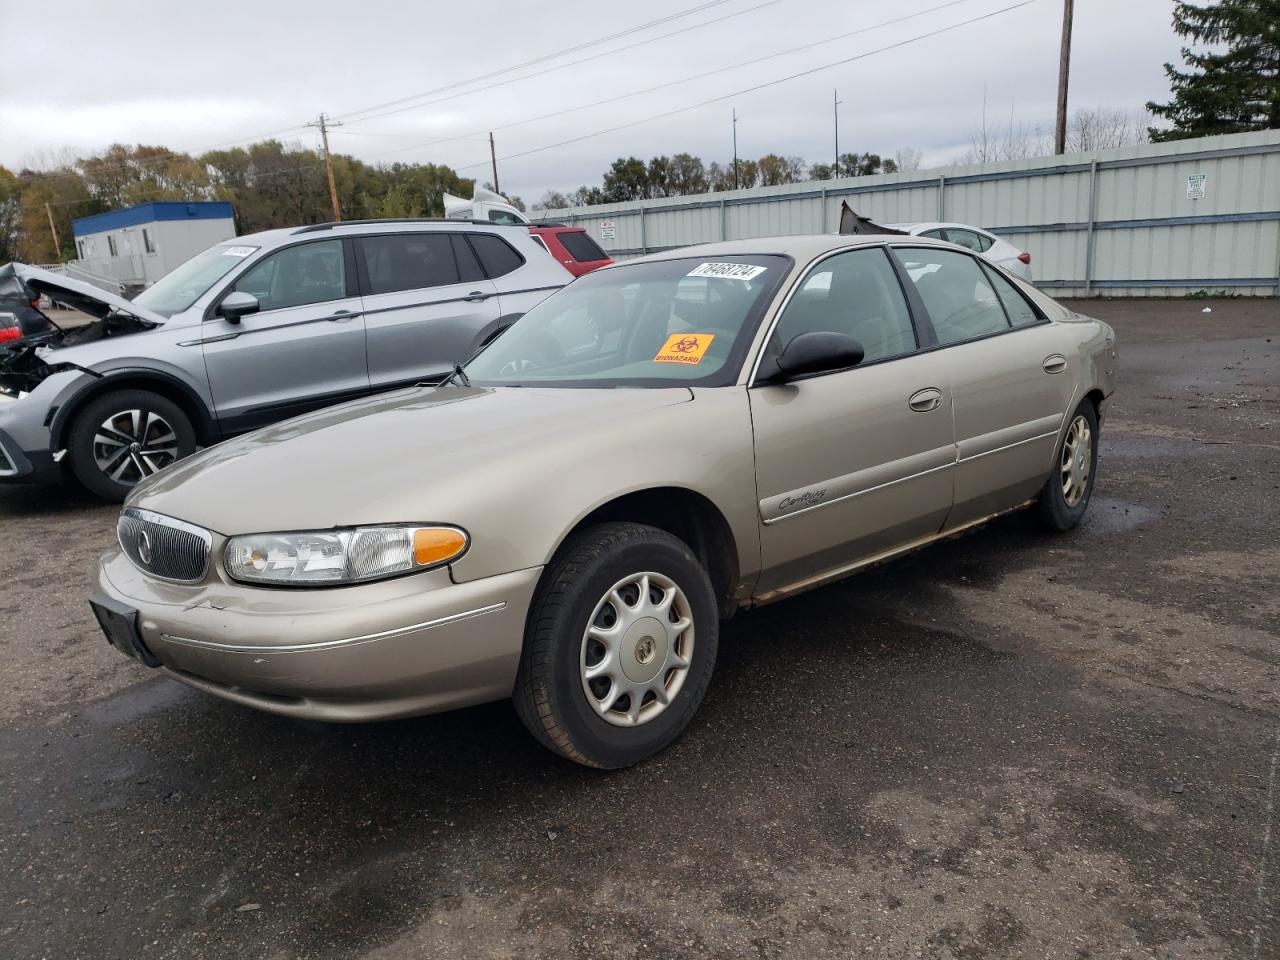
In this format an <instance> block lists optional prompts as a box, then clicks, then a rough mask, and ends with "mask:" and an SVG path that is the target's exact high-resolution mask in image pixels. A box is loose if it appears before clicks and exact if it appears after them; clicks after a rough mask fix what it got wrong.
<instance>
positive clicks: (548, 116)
mask: <svg viewBox="0 0 1280 960" xmlns="http://www.w3.org/2000/svg"><path fill="white" fill-rule="evenodd" d="M971 2H972V0H947V2H946V3H940V4H937V5H936V6H932V7H928V8H926V9H924V10H917V11H916V12H915V13H909V14H905V15H903V16H900V17H893V18H892V19H889V20H882V21H880V22H879V23H873V24H870V25H868V26H864V27H859V28H858V29H857V30H850V31H849V32H847V33H841V34H837V35H836V36H834V37H827V38H826V39H824V40H815V41H814V42H812V43H804V44H801V45H800V46H798V47H791V48H789V49H787V50H779V51H778V52H776V53H770V54H766V55H764V56H761V57H753V58H752V59H750V60H742V61H740V62H738V63H731V64H729V65H728V66H725V67H717V68H716V69H714V70H707V71H706V72H704V73H695V74H693V75H692V76H688V77H681V78H680V79H678V80H668V81H666V82H665V83H659V84H657V85H655V86H652V87H645V88H643V89H641V90H632V91H631V92H629V93H620V94H617V95H616V96H612V97H606V98H605V99H603V100H596V101H593V102H591V103H581V104H578V105H576V106H572V107H566V108H564V109H561V110H553V111H552V112H550V113H544V114H541V115H539V116H536V117H526V118H525V119H523V120H513V121H511V122H510V123H502V124H498V125H496V126H494V127H493V129H494V130H509V129H511V128H512V127H520V126H524V125H525V124H529V123H540V122H542V121H543V120H554V119H555V118H556V117H563V116H567V115H569V114H573V113H580V112H581V111H583V110H590V109H594V108H595V107H603V106H607V105H608V104H611V103H617V102H619V101H621V100H629V99H630V98H632V97H639V96H643V95H644V94H648V93H656V92H657V91H659V90H666V89H668V88H670V87H678V86H681V85H682V84H686V83H692V82H694V81H695V80H705V79H706V78H707V77H714V76H716V75H717V74H721V73H728V72H729V71H730V70H739V69H741V68H742V67H751V66H755V65H757V64H761V63H765V62H766V61H769V60H776V59H777V58H778V57H786V56H790V55H791V54H793V53H801V52H803V51H805V50H812V49H813V48H814V47H820V46H823V45H825V44H828V43H835V42H837V41H840V40H847V39H849V38H850V37H855V36H858V35H859V34H863V33H869V32H871V31H872V30H879V29H881V28H882V27H888V26H892V25H894V24H896V23H902V22H904V21H906V20H912V19H915V18H916V17H922V16H924V15H925V14H929V13H936V12H938V11H939V10H945V9H947V8H948V7H954V6H958V5H960V4H962V3H971ZM1028 2H1030V0H1028ZM966 22H968V21H966ZM838 62H839V63H843V62H845V61H838ZM484 133H485V131H483V130H473V131H469V132H467V133H464V134H459V135H458V136H453V137H438V138H436V139H434V140H427V141H425V142H422V143H415V144H409V145H408V146H404V147H393V148H392V149H390V150H383V151H382V152H380V153H375V154H371V155H370V156H371V157H384V156H387V155H389V154H392V153H400V152H403V151H405V150H419V149H421V148H423V147H434V146H438V145H439V144H442V143H455V142H457V141H459V140H468V139H474V138H476V137H479V136H482V135H483V134H484ZM503 159H505V158H503Z"/></svg>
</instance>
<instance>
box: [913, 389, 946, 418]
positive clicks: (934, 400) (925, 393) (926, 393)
mask: <svg viewBox="0 0 1280 960" xmlns="http://www.w3.org/2000/svg"><path fill="white" fill-rule="evenodd" d="M907 406H909V407H910V408H911V409H912V410H914V411H915V412H916V413H928V412H929V411H930V410H937V409H938V408H939V407H940V406H942V391H941V390H939V389H938V388H937V387H925V388H924V389H923V390H917V391H916V392H915V393H913V394H912V395H911V399H910V400H908V401H907Z"/></svg>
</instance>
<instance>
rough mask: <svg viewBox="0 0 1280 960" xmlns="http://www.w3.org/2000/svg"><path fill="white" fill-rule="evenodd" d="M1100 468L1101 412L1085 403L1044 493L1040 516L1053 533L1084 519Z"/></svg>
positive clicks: (1069, 430) (1060, 448) (1070, 427)
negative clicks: (1099, 419)
mask: <svg viewBox="0 0 1280 960" xmlns="http://www.w3.org/2000/svg"><path fill="white" fill-rule="evenodd" d="M1097 468H1098V413H1097V411H1096V410H1094V409H1093V404H1092V403H1091V402H1090V401H1088V400H1085V401H1084V402H1083V403H1081V404H1080V406H1079V407H1077V408H1076V412H1075V413H1074V414H1072V415H1071V422H1070V423H1069V424H1068V425H1067V432H1066V433H1065V434H1064V435H1063V437H1062V443H1061V444H1060V445H1059V446H1058V455H1057V457H1056V459H1055V460H1054V468H1053V471H1052V472H1051V473H1050V474H1049V479H1048V480H1046V481H1045V485H1044V487H1042V488H1041V490H1040V496H1039V497H1038V498H1037V501H1036V513H1037V514H1038V515H1039V517H1040V521H1041V523H1043V524H1044V525H1045V526H1046V527H1048V528H1049V529H1050V530H1053V531H1058V532H1061V531H1065V530H1070V529H1071V528H1072V527H1074V526H1076V524H1078V523H1079V522H1080V520H1081V519H1082V518H1083V517H1084V512H1085V510H1086V509H1087V508H1088V506H1089V498H1090V497H1091V496H1092V495H1093V478H1094V475H1095V474H1096V473H1097Z"/></svg>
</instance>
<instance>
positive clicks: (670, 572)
mask: <svg viewBox="0 0 1280 960" xmlns="http://www.w3.org/2000/svg"><path fill="white" fill-rule="evenodd" d="M719 630H720V618H719V610H718V608H717V605H716V600H715V592H714V590H713V589H712V586H711V580H710V578H709V577H708V576H707V572H706V570H705V569H703V566H702V564H701V563H699V562H698V558H697V557H695V556H694V555H693V552H692V551H691V550H690V549H689V547H688V546H687V545H686V544H685V543H684V542H683V541H681V540H679V539H677V538H676V537H673V536H671V534H669V533H666V532H665V531H662V530H658V529H656V528H654V527H649V526H643V525H641V524H638V523H608V524H602V525H601V526H598V527H593V528H591V529H590V530H587V531H586V532H585V533H583V534H582V535H580V536H579V537H577V538H576V539H575V540H574V541H572V542H571V543H570V544H569V545H568V546H566V547H565V548H564V549H563V550H562V552H561V554H560V555H559V556H558V557H557V558H556V559H555V560H554V561H553V562H552V564H551V566H550V568H548V571H547V574H546V576H545V578H544V580H543V582H542V584H541V586H540V587H539V589H538V595H537V596H536V597H535V599H534V603H533V607H532V610H531V612H530V615H529V622H528V625H527V627H526V630H525V646H524V654H523V656H522V657H521V661H520V672H519V675H518V677H517V679H516V689H515V703H516V710H517V712H518V713H519V714H520V718H521V719H522V720H523V721H524V723H525V726H527V727H528V728H529V730H530V732H532V733H533V735H534V736H535V737H536V738H537V739H538V740H539V741H540V742H541V743H542V744H543V745H544V746H546V747H548V748H549V749H551V750H554V751H555V752H556V753H559V754H560V755H562V756H565V757H568V758H569V759H570V760H574V761H576V762H578V763H581V764H584V765H586V766H590V767H602V768H605V769H613V768H617V767H626V766H630V765H631V764H633V763H638V762H639V761H641V760H643V759H645V758H646V757H649V756H651V755H653V754H655V753H657V752H658V751H659V750H661V749H663V748H664V747H665V746H667V744H669V743H671V741H672V740H674V739H675V738H676V737H678V736H679V735H680V734H681V732H683V730H684V728H685V727H686V726H688V724H689V721H690V720H691V719H692V717H693V714H694V712H695V711H696V710H697V709H698V705H699V704H700V703H701V702H702V696H703V694H704V693H705V692H706V689H707V684H708V683H709V682H710V680H711V672H712V669H713V668H714V666H715V659H716V643H717V640H718V637H719Z"/></svg>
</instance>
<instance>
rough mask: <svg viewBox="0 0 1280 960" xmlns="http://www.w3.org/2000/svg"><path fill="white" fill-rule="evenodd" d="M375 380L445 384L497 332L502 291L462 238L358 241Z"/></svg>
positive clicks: (385, 236) (402, 236)
mask: <svg viewBox="0 0 1280 960" xmlns="http://www.w3.org/2000/svg"><path fill="white" fill-rule="evenodd" d="M355 244H356V260H357V266H358V269H359V270H360V273H361V277H360V279H361V289H362V290H363V291H364V309H365V336H366V338H367V342H368V355H369V382H370V384H371V385H372V387H373V389H375V390H385V389H388V388H391V387H395V386H399V385H402V384H407V383H416V382H418V381H424V380H425V381H431V380H440V379H442V378H443V377H445V376H446V375H447V374H448V373H449V372H450V371H451V370H452V369H453V365H454V364H456V363H462V362H463V361H464V360H466V359H467V358H469V357H470V356H471V354H472V353H474V352H475V350H476V348H477V347H479V346H480V344H481V343H483V342H484V340H485V338H486V337H488V336H490V335H491V334H492V333H493V331H494V330H495V329H496V327H497V320H498V301H497V297H496V294H497V288H496V287H495V286H494V285H493V283H492V282H491V281H490V280H488V279H486V278H485V277H484V275H483V274H482V273H481V270H480V265H479V263H478V261H477V260H476V258H475V255H474V254H473V253H472V252H471V250H470V249H469V248H468V247H467V245H466V243H465V241H464V240H463V239H462V237H461V236H460V235H459V234H453V233H445V232H442V231H437V232H432V233H382V234H372V235H369V236H363V237H357V238H356V239H355Z"/></svg>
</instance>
